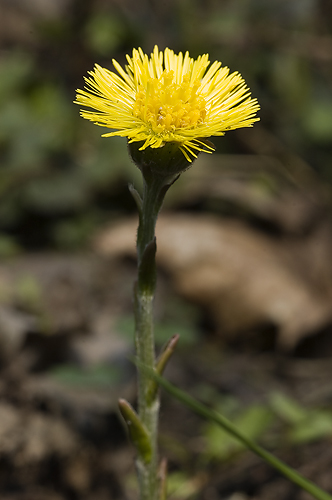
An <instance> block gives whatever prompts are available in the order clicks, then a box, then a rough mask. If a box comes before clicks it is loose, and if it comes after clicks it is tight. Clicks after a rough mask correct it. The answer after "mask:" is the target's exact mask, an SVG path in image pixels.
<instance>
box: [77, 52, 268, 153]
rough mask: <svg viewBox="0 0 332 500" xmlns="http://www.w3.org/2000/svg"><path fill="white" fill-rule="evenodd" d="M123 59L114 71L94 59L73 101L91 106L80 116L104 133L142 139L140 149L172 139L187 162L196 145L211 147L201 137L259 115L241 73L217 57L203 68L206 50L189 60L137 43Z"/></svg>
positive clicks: (197, 148)
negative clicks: (123, 63) (124, 62)
mask: <svg viewBox="0 0 332 500" xmlns="http://www.w3.org/2000/svg"><path fill="white" fill-rule="evenodd" d="M127 61H128V65H126V66H125V70H124V69H123V68H122V67H121V66H120V64H119V63H118V62H117V61H115V60H113V65H114V67H115V69H116V70H117V72H118V74H116V73H114V72H112V71H109V70H108V69H105V68H102V67H101V66H99V65H98V64H96V65H95V68H94V70H93V71H90V72H89V75H90V77H89V78H85V81H86V83H87V87H85V89H86V90H77V97H76V99H77V100H76V101H75V102H76V104H80V105H83V106H85V107H87V108H91V109H92V110H93V111H86V110H83V111H81V116H82V117H83V118H86V119H87V120H91V121H93V122H95V123H96V125H100V126H102V127H107V128H110V129H112V130H114V131H113V132H110V133H107V134H104V135H103V137H110V136H115V135H117V136H121V137H127V138H128V141H129V143H131V142H139V141H141V142H143V144H142V146H141V147H140V150H144V149H146V148H148V147H150V148H161V147H163V146H164V145H165V143H168V142H173V143H177V144H178V145H179V148H180V150H181V151H182V153H183V154H184V156H185V157H186V159H187V160H188V161H189V162H190V161H192V158H191V157H190V156H192V157H196V156H197V154H196V153H197V152H198V151H204V152H207V153H210V152H212V151H213V147H212V144H211V143H208V142H207V143H206V142H204V139H206V138H208V137H211V136H220V135H224V133H225V131H227V130H232V129H236V128H240V127H251V126H252V125H253V123H254V122H256V121H258V120H259V118H257V117H256V112H257V111H258V110H259V104H258V102H257V99H252V98H251V97H250V91H249V89H248V87H247V86H246V83H245V81H244V80H243V78H242V77H241V75H240V74H239V73H237V72H235V73H231V74H230V73H229V69H228V68H227V67H222V66H221V63H220V62H218V61H216V62H214V63H213V64H212V65H211V66H210V67H209V68H208V66H209V64H210V61H209V56H208V54H204V55H202V56H199V57H198V58H197V59H196V60H194V59H192V58H191V57H189V52H186V53H185V55H183V54H182V52H180V53H179V54H174V52H173V51H172V50H170V49H168V48H166V49H165V51H164V52H162V51H159V49H158V47H157V46H155V47H154V50H153V53H152V54H151V57H148V56H147V55H146V54H144V52H143V51H142V49H141V48H139V49H138V50H136V49H134V50H133V55H132V57H130V56H128V55H127Z"/></svg>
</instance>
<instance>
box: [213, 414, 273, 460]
mask: <svg viewBox="0 0 332 500" xmlns="http://www.w3.org/2000/svg"><path fill="white" fill-rule="evenodd" d="M272 420H273V416H272V414H271V411H270V410H269V409H268V408H266V407H265V406H262V405H253V406H250V407H249V408H246V409H245V410H243V411H242V412H241V414H240V415H239V416H237V417H236V418H235V419H234V424H235V425H236V427H237V429H238V430H239V431H240V432H242V433H243V434H244V435H245V436H247V437H249V438H250V439H258V438H259V437H260V436H261V435H262V434H263V433H264V431H265V430H266V429H267V427H268V426H269V425H270V424H271V422H272ZM205 438H206V443H207V450H206V451H207V454H208V455H209V457H211V458H218V459H222V460H226V459H227V458H229V457H230V456H232V455H233V454H234V453H236V452H238V451H241V450H243V449H246V446H245V445H244V444H243V443H240V442H239V441H238V440H236V439H235V438H234V437H232V436H231V435H230V434H228V433H227V432H226V431H225V430H224V429H222V428H220V427H219V426H217V425H215V424H212V423H211V424H209V426H208V427H207V429H206V432H205Z"/></svg>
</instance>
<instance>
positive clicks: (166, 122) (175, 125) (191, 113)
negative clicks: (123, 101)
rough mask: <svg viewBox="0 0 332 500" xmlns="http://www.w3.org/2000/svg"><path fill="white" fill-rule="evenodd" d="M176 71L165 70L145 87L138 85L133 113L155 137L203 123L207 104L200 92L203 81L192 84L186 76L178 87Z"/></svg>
mask: <svg viewBox="0 0 332 500" xmlns="http://www.w3.org/2000/svg"><path fill="white" fill-rule="evenodd" d="M173 79H174V72H173V71H166V70H165V71H164V72H163V74H162V75H161V76H160V77H159V78H150V79H149V80H148V82H147V86H146V88H145V87H143V86H139V88H138V91H137V93H136V101H135V104H134V109H133V114H134V116H136V117H137V118H140V119H141V120H143V121H144V122H145V123H148V124H149V125H150V127H151V130H152V131H153V132H154V133H156V134H163V133H168V132H172V131H174V130H175V129H180V128H182V129H192V128H195V127H197V126H198V125H199V124H201V123H203V122H204V119H205V116H206V108H205V106H206V102H205V99H204V97H203V96H202V95H199V94H198V93H197V90H198V88H199V86H200V81H199V80H198V79H196V80H195V81H194V82H192V83H190V80H189V75H188V74H187V75H185V76H184V77H183V79H182V83H181V84H180V85H179V84H177V83H174V82H173Z"/></svg>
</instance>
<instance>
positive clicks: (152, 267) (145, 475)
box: [134, 170, 175, 500]
mask: <svg viewBox="0 0 332 500" xmlns="http://www.w3.org/2000/svg"><path fill="white" fill-rule="evenodd" d="M142 173H143V182H144V184H143V196H142V203H141V206H140V210H139V226H138V232H137V264H138V277H137V282H136V283H135V288H134V309H135V343H136V356H137V361H138V363H137V365H138V416H139V418H140V420H141V422H142V424H144V426H145V428H146V429H147V431H148V433H149V435H150V440H151V448H152V458H151V460H150V462H149V463H145V462H144V461H143V460H142V459H141V458H140V457H138V459H137V468H138V476H139V487H140V500H156V497H157V489H158V484H157V468H158V452H157V433H158V413H159V395H158V391H156V393H155V394H154V396H153V398H151V391H150V390H149V389H150V386H151V379H150V377H149V375H147V373H146V372H145V371H144V370H141V369H140V366H141V365H144V366H146V367H148V368H150V369H151V370H154V369H155V364H156V359H155V341H154V332H153V299H154V294H155V288H156V263H155V253H156V238H155V227H156V222H157V217H158V213H159V211H160V208H161V205H162V202H163V199H164V196H165V194H166V191H167V189H168V187H169V186H170V185H171V184H172V183H173V182H174V180H175V179H174V176H172V177H170V176H164V175H163V176H159V175H156V174H153V175H151V172H150V171H148V170H145V171H144V170H142Z"/></svg>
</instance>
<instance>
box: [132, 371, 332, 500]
mask: <svg viewBox="0 0 332 500" xmlns="http://www.w3.org/2000/svg"><path fill="white" fill-rule="evenodd" d="M141 369H142V370H145V371H146V374H147V375H149V376H150V377H152V378H153V379H155V380H156V381H157V382H158V384H159V385H161V386H162V387H163V388H164V389H165V390H166V391H167V392H169V393H170V394H171V395H172V396H173V397H175V398H176V399H178V400H179V401H181V402H182V403H183V404H185V405H186V406H187V407H188V408H190V409H191V410H193V411H194V412H195V413H197V414H198V415H201V416H202V417H205V418H207V419H208V420H212V421H214V422H216V424H218V425H219V426H220V427H222V428H223V429H224V430H225V431H226V432H228V434H230V435H231V436H233V437H234V438H235V439H237V440H238V441H240V443H242V444H243V445H244V446H245V447H246V448H248V449H249V450H251V451H253V452H254V453H256V455H258V456H259V457H260V458H262V459H263V460H265V462H267V463H268V464H269V465H271V466H272V467H274V468H275V469H276V470H278V471H279V472H281V474H283V475H284V476H285V477H287V478H288V479H290V480H291V481H292V482H293V483H294V484H296V485H298V486H300V488H302V489H304V490H305V491H307V492H308V493H310V494H311V495H312V496H313V497H314V498H316V499H317V500H332V496H331V495H329V494H328V493H327V492H326V491H324V490H322V489H321V488H319V486H317V485H316V484H314V483H312V482H311V481H309V480H308V479H306V478H305V477H303V476H302V475H301V474H299V473H298V472H296V471H295V470H294V469H292V468H291V467H289V466H288V465H287V464H285V463H284V462H282V461H281V460H279V459H278V458H277V457H275V456H274V455H272V453H269V452H268V451H266V450H264V448H262V447H261V446H259V445H258V444H256V443H255V442H254V441H252V440H251V439H250V438H248V437H246V436H244V435H243V434H242V433H241V432H240V431H239V430H238V429H237V428H236V427H235V425H233V424H232V422H230V421H229V420H227V418H225V417H224V416H223V415H221V414H220V413H217V412H216V411H214V410H211V409H210V408H208V407H206V406H204V405H203V404H202V403H200V402H199V401H197V400H196V399H194V398H193V397H191V396H190V395H189V394H187V393H186V392H184V391H181V390H180V389H178V388H177V387H175V386H174V385H172V384H171V383H170V382H168V381H167V380H166V379H164V378H163V377H160V376H159V375H158V374H157V373H156V372H155V371H151V370H149V369H145V367H143V366H141Z"/></svg>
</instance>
